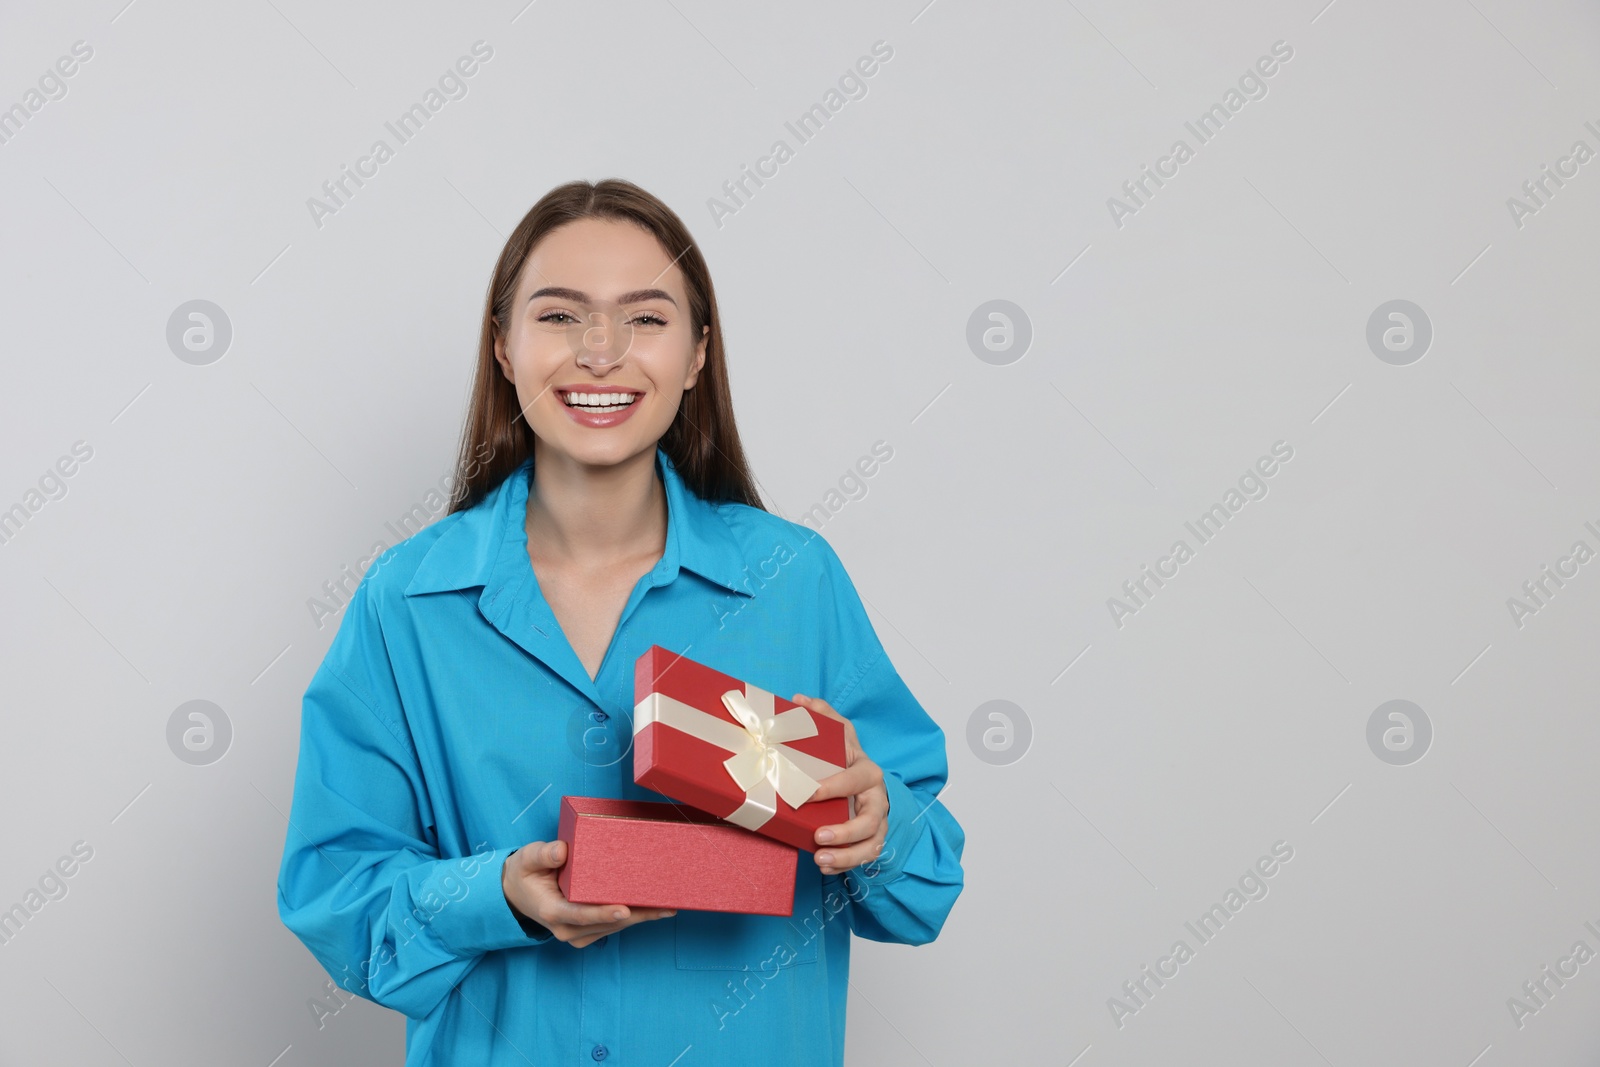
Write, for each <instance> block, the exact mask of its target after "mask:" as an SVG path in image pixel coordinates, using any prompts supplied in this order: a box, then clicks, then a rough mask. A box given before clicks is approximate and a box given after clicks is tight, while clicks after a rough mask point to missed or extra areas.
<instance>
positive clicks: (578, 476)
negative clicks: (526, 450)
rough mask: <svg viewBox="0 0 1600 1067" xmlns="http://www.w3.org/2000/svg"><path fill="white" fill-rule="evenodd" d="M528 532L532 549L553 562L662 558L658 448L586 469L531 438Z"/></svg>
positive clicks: (663, 509) (585, 564) (594, 564)
mask: <svg viewBox="0 0 1600 1067" xmlns="http://www.w3.org/2000/svg"><path fill="white" fill-rule="evenodd" d="M526 530H527V534H528V551H529V553H530V554H531V555H532V556H534V557H535V558H537V559H540V560H544V561H548V562H549V563H552V564H554V565H557V566H572V567H575V568H577V569H580V570H593V569H600V568H604V567H606V566H608V565H611V564H614V563H617V562H620V561H623V560H631V559H635V558H638V557H641V556H647V555H654V556H656V557H659V556H660V555H661V553H662V552H663V551H664V550H665V548H666V541H667V500H666V493H665V491H664V489H663V488H662V486H661V482H660V480H659V479H658V478H657V477H656V470H655V449H650V450H649V451H647V452H641V453H640V454H639V455H637V456H634V457H633V458H632V459H628V460H625V461H623V462H622V463H618V464H616V465H614V466H608V467H591V466H586V465H584V464H582V463H579V462H577V461H575V460H573V459H572V458H571V457H569V456H564V455H558V454H556V453H553V452H551V451H549V450H547V449H543V448H541V447H540V446H539V444H538V443H537V442H536V443H535V445H534V462H533V484H532V485H531V486H530V487H529V492H528V510H527V520H526Z"/></svg>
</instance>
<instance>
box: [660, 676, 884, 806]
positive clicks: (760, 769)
mask: <svg viewBox="0 0 1600 1067" xmlns="http://www.w3.org/2000/svg"><path fill="white" fill-rule="evenodd" d="M722 705H723V707H725V708H727V709H728V714H729V715H730V716H731V717H732V718H733V720H734V721H733V722H729V721H728V720H727V719H724V718H722V717H721V716H719V715H715V714H712V713H711V712H709V711H706V710H704V709H702V708H697V707H694V706H693V705H691V704H685V703H684V702H683V701H681V700H676V699H674V698H672V697H670V696H667V695H666V694H665V693H650V694H648V695H646V696H645V698H644V699H643V700H641V701H639V703H638V704H637V705H635V707H634V709H633V732H634V733H635V734H636V735H637V734H638V733H639V732H640V731H642V730H643V729H644V728H645V727H647V726H649V725H650V724H651V723H661V724H662V725H664V726H667V727H670V728H671V729H673V730H681V731H682V732H683V733H686V734H688V735H689V736H690V737H693V738H697V739H698V740H701V741H704V742H706V743H707V744H710V745H715V746H716V747H718V748H720V749H722V750H723V751H724V752H727V753H729V754H730V755H729V756H728V758H727V759H725V760H723V761H722V767H723V769H724V770H726V771H727V772H728V776H729V777H730V778H731V779H732V780H733V781H734V783H735V784H736V785H738V787H739V788H740V789H742V790H743V791H744V801H743V803H741V804H740V805H739V806H738V807H737V808H736V809H734V811H732V812H731V813H729V814H727V815H724V816H722V818H723V820H724V821H726V822H731V823H733V824H734V825H735V826H742V827H744V828H745V829H746V830H759V829H761V828H762V827H763V826H765V825H766V824H767V823H768V822H770V821H771V820H772V818H773V817H774V816H776V815H777V814H778V798H779V797H782V798H783V800H784V802H785V803H786V804H788V805H789V806H790V807H791V808H798V807H799V806H800V805H802V804H804V803H805V802H806V801H808V800H810V799H811V797H812V795H813V794H815V793H816V791H817V789H818V788H819V783H818V781H817V780H818V779H819V778H826V777H828V776H829V775H831V774H837V773H838V772H839V771H841V770H843V769H844V768H843V767H840V766H837V765H836V764H833V763H829V762H828V761H827V760H825V759H820V758H818V757H817V756H813V755H811V753H809V752H802V751H801V750H800V749H797V748H789V747H787V746H786V745H785V744H784V742H786V741H796V740H799V739H800V738H804V737H815V736H816V735H817V734H818V733H819V731H818V730H817V724H816V721H815V720H814V719H813V718H812V717H811V713H810V712H809V711H807V710H806V709H805V708H790V709H789V710H788V711H783V712H779V713H777V714H773V713H772V709H773V708H774V707H775V706H776V700H775V698H774V696H773V694H771V693H769V692H768V691H767V690H765V689H760V688H758V687H756V686H753V685H746V686H745V687H744V690H743V691H742V692H741V691H740V690H738V689H730V690H728V691H727V692H725V693H723V694H722ZM854 803H855V801H854V798H851V811H852V814H853V813H854Z"/></svg>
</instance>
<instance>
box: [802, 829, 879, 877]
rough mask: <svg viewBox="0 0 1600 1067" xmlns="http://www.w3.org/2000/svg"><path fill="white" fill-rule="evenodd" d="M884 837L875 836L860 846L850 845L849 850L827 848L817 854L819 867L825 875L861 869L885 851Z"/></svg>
mask: <svg viewBox="0 0 1600 1067" xmlns="http://www.w3.org/2000/svg"><path fill="white" fill-rule="evenodd" d="M883 840H884V838H883V835H882V834H881V833H880V834H874V835H873V836H872V839H871V840H869V841H863V842H862V843H861V844H859V845H850V846H849V847H847V848H827V849H823V850H822V851H820V852H818V853H817V854H816V857H817V866H818V867H820V868H821V869H822V873H823V874H838V873H839V872H840V871H847V870H849V869H850V868H852V867H859V866H860V865H861V864H863V863H866V862H868V861H869V860H873V859H876V858H877V857H878V854H879V853H880V852H882V851H883Z"/></svg>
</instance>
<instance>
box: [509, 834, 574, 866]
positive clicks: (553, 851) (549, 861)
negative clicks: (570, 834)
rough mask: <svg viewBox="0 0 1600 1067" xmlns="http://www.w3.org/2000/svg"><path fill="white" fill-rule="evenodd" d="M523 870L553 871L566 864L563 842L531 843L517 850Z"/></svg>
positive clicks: (565, 847) (565, 846)
mask: <svg viewBox="0 0 1600 1067" xmlns="http://www.w3.org/2000/svg"><path fill="white" fill-rule="evenodd" d="M517 856H518V857H520V858H522V865H523V868H524V869H526V870H532V871H553V870H555V869H556V868H558V867H560V866H561V865H562V864H563V863H566V862H567V843H566V842H565V841H559V840H557V841H532V842H529V843H528V844H526V845H524V846H523V847H522V848H519V849H517Z"/></svg>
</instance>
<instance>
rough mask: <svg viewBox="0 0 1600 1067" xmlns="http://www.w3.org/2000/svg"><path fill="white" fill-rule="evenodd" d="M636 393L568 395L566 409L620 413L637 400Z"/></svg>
mask: <svg viewBox="0 0 1600 1067" xmlns="http://www.w3.org/2000/svg"><path fill="white" fill-rule="evenodd" d="M638 396H639V394H637V393H568V394H567V395H566V398H565V400H566V404H567V406H568V407H585V408H593V409H595V410H596V411H621V410H622V409H623V408H625V407H627V406H628V405H629V404H631V403H633V402H634V401H635V400H636V399H638Z"/></svg>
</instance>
